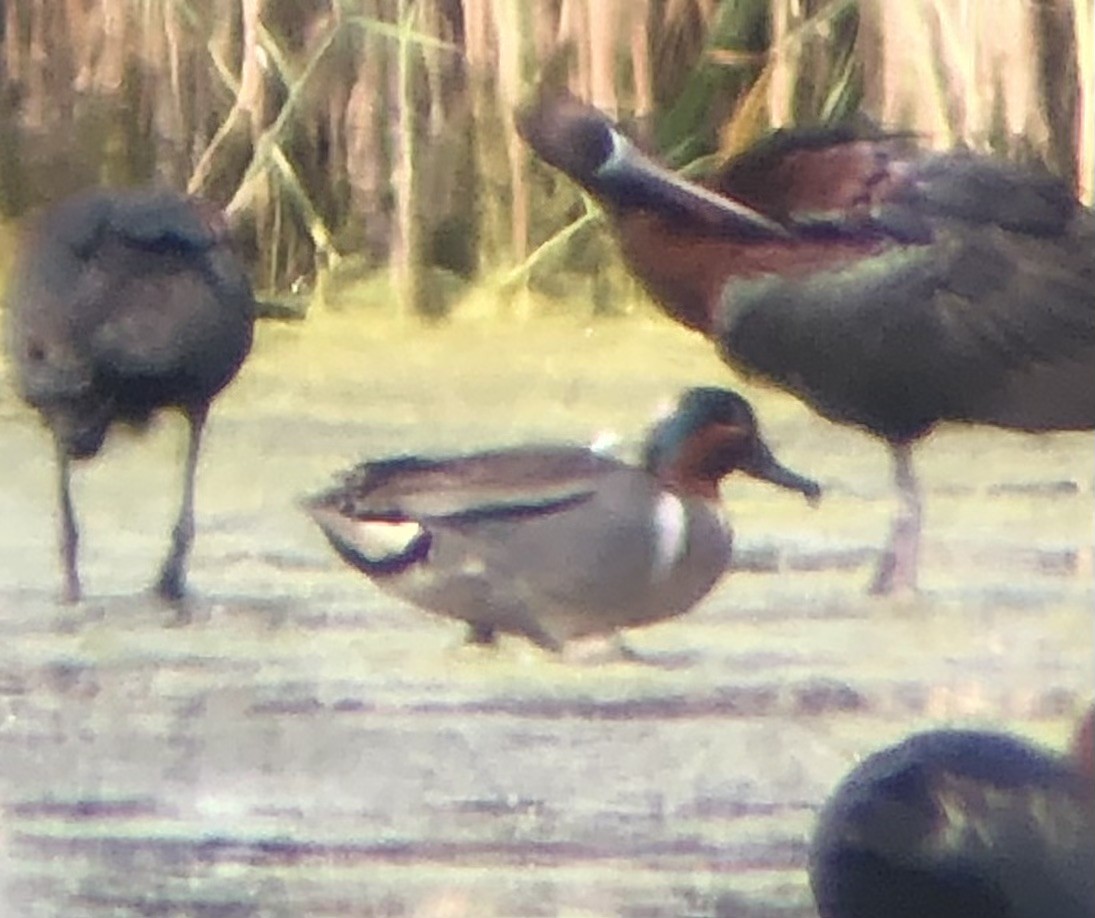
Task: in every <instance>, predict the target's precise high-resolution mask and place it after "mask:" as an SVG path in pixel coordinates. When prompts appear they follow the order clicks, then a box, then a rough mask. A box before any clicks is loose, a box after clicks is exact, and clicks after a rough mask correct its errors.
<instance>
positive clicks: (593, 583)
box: [306, 388, 820, 652]
mask: <svg viewBox="0 0 1095 918" xmlns="http://www.w3.org/2000/svg"><path fill="white" fill-rule="evenodd" d="M735 470H737V471H741V472H744V473H745V474H748V475H751V476H753V477H755V478H758V479H762V480H765V481H768V482H771V483H773V484H776V485H778V486H780V487H784V488H789V489H792V490H795V491H799V492H801V493H802V494H803V495H805V496H806V497H807V498H808V499H810V500H811V501H813V500H815V499H816V498H817V497H818V496H819V493H820V492H819V489H818V486H817V485H816V484H815V483H814V482H812V481H810V480H808V479H805V478H803V477H801V476H799V475H796V474H795V473H793V472H791V471H790V470H788V469H787V468H785V467H784V466H782V465H780V464H779V462H777V461H776V459H775V457H774V456H773V455H772V453H771V451H770V450H769V448H768V447H767V446H766V445H765V443H764V441H763V440H762V439H761V438H760V434H759V433H758V431H757V425H756V419H755V417H754V416H753V412H752V409H751V408H750V406H749V404H748V403H747V402H746V401H745V400H744V399H742V398H741V397H740V396H738V395H736V394H734V393H732V392H729V391H727V390H723V389H715V388H698V389H691V390H688V391H687V392H686V393H684V395H683V396H682V397H681V399H680V401H679V403H678V405H677V408H676V410H675V411H674V412H673V414H671V415H670V416H669V417H667V418H666V419H664V420H663V421H661V422H660V423H659V424H657V425H656V426H655V427H654V428H653V429H652V430H651V432H650V433H649V435H648V437H647V440H646V445H645V455H644V460H643V464H642V465H641V466H632V465H628V464H626V463H624V462H621V461H619V460H617V459H614V458H611V457H608V456H603V455H600V454H599V453H597V452H594V451H593V450H590V449H587V448H585V447H579V446H567V445H558V446H525V447H516V448H513V449H504V450H494V451H490V452H483V453H474V454H470V455H464V456H454V457H445V458H439V459H427V458H419V457H401V458H396V459H389V460H383V461H379V462H367V463H364V464H363V465H360V466H358V467H357V468H355V469H352V470H351V471H350V472H348V473H347V474H346V475H344V476H343V480H342V482H341V483H340V484H338V485H336V486H335V487H334V488H331V489H329V490H327V491H324V492H323V493H321V494H318V495H316V496H314V497H312V498H310V499H309V500H308V501H307V503H306V506H307V508H308V510H309V512H310V513H311V515H312V517H313V518H314V519H315V521H316V522H317V523H318V524H319V526H320V527H321V529H322V530H323V532H324V534H325V535H326V536H327V539H328V540H329V541H330V543H331V545H332V547H333V548H334V549H335V551H336V552H337V553H338V554H339V556H340V557H341V558H342V559H343V560H344V561H346V562H347V563H348V564H349V565H351V566H352V567H354V568H356V569H357V570H359V571H361V572H362V573H364V574H365V575H366V576H368V577H369V578H371V579H372V580H373V581H374V582H375V583H376V584H377V585H378V586H379V587H381V588H382V589H384V590H386V591H388V592H390V593H392V594H394V595H396V596H399V597H401V598H403V599H405V600H407V601H409V602H411V603H414V604H415V605H417V606H419V607H421V608H423V609H426V610H427V611H431V612H435V613H438V614H440V615H445V616H448V617H450V618H455V619H458V620H460V621H464V622H467V623H468V625H469V627H470V639H471V640H472V641H473V642H476V643H490V642H493V641H494V639H495V637H496V634H497V633H498V632H508V633H511V634H518V635H521V636H523V637H525V638H527V639H528V640H530V641H532V642H533V643H534V644H537V645H538V646H540V647H543V648H545V649H547V650H550V651H553V652H558V651H561V650H563V648H564V646H565V644H566V643H567V642H568V641H570V640H572V639H575V638H582V637H586V636H591V635H610V634H613V633H614V632H616V631H617V630H618V629H621V628H631V627H636V626H639V625H645V624H650V623H652V622H656V621H661V620H663V619H666V618H670V617H671V616H675V615H680V614H682V613H684V612H687V611H688V610H689V609H690V608H692V607H693V606H694V605H695V604H696V603H697V602H698V601H699V600H700V599H702V598H703V597H704V596H705V595H706V594H707V593H708V592H709V591H710V590H711V588H712V587H713V586H714V585H715V583H716V582H717V581H718V580H719V578H720V577H721V576H722V574H723V573H724V571H725V570H726V567H727V565H728V564H729V561H730V548H731V539H730V532H729V530H728V529H727V527H726V524H725V522H724V521H723V518H722V514H721V509H720V505H719V497H718V483H719V481H720V480H721V479H722V478H723V477H724V476H726V475H728V474H730V473H731V472H733V471H735Z"/></svg>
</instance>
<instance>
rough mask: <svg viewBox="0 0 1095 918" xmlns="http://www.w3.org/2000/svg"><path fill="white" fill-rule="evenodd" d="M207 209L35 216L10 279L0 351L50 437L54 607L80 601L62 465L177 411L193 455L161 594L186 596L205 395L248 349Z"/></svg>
mask: <svg viewBox="0 0 1095 918" xmlns="http://www.w3.org/2000/svg"><path fill="white" fill-rule="evenodd" d="M225 235H226V232H225V228H224V226H223V224H222V222H221V219H220V215H219V214H218V213H217V212H216V211H215V210H213V209H212V208H211V207H210V206H209V205H207V204H205V203H203V202H201V201H198V200H196V199H191V198H186V197H183V196H181V195H178V194H176V193H174V192H171V191H166V190H160V189H140V190H138V189H134V190H127V191H108V190H102V189H96V190H91V191H87V192H84V193H81V194H78V195H76V196H73V197H71V198H68V199H66V200H64V201H62V202H61V203H59V204H56V205H54V206H53V207H51V208H50V209H48V210H47V211H46V212H45V213H44V214H42V215H41V217H40V219H38V220H37V221H36V222H35V223H34V225H33V226H32V228H31V229H30V231H29V233H28V234H27V236H26V238H25V239H24V241H23V246H22V249H21V252H20V255H19V257H18V260H17V262H16V264H15V266H14V268H13V273H12V284H11V287H10V289H9V293H8V304H7V345H8V351H9V354H10V357H11V361H12V365H13V367H14V371H15V380H16V383H17V386H18V389H19V392H20V394H21V395H22V397H23V398H24V399H25V400H26V402H27V403H28V404H30V405H31V406H32V407H33V408H35V409H37V411H38V412H39V414H40V415H41V417H42V420H43V421H44V422H45V424H46V426H48V427H49V429H50V431H51V432H52V433H53V438H54V442H55V445H56V453H57V466H58V488H59V495H60V513H61V560H62V565H63V568H64V576H65V582H64V597H65V599H66V600H68V601H76V600H78V599H79V598H80V595H81V592H80V578H79V573H78V570H77V529H76V519H75V515H74V512H73V507H72V499H71V495H70V481H69V480H70V465H71V462H72V460H74V459H87V458H90V457H91V456H94V455H95V454H96V453H97V452H98V451H99V448H100V447H101V446H102V443H103V440H104V438H105V436H106V433H107V430H108V429H109V428H110V426H111V424H113V423H115V422H121V423H123V424H129V425H134V426H136V427H141V426H143V425H145V424H146V423H147V422H148V421H149V420H150V418H151V417H152V415H153V414H155V413H156V412H157V411H159V410H160V409H163V408H175V409H177V410H179V411H180V412H182V414H183V415H184V416H185V417H186V420H187V423H188V425H189V444H188V450H187V456H186V466H185V474H184V480H183V493H182V502H181V506H180V508H179V514H178V519H177V522H176V524H175V528H174V532H173V537H172V542H171V548H170V551H169V552H168V555H167V558H166V560H165V561H164V563H163V568H162V570H161V572H160V577H159V581H158V584H157V590H158V592H159V593H160V594H161V595H162V596H163V597H165V598H167V599H172V600H174V599H178V598H180V597H181V596H182V595H183V592H184V588H185V573H186V560H187V554H188V552H189V549H190V545H191V542H192V540H193V534H194V510H193V501H194V474H195V469H196V466H197V460H198V450H199V446H200V443H201V433H202V427H203V425H204V423H205V419H206V414H207V412H208V410H209V405H210V402H211V401H212V399H213V397H214V396H215V395H216V394H217V393H218V392H220V391H221V389H223V388H224V387H225V385H227V384H228V382H229V381H230V380H231V379H232V378H233V377H234V376H235V375H236V372H237V370H238V369H239V367H240V364H241V363H242V362H243V359H244V357H246V355H247V353H248V351H249V350H250V347H251V334H252V326H253V324H254V302H253V299H252V295H251V287H250V284H249V283H248V280H247V277H246V275H245V274H244V271H243V268H242V266H241V265H240V263H239V261H238V260H237V259H236V257H235V256H234V255H233V254H232V252H231V250H230V248H229V246H228V243H227V241H226V238H225Z"/></svg>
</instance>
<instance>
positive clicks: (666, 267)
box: [518, 91, 1095, 593]
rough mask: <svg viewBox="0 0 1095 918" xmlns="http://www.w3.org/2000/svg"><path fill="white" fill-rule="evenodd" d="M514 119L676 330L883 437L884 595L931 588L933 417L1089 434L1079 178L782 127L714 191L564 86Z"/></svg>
mask: <svg viewBox="0 0 1095 918" xmlns="http://www.w3.org/2000/svg"><path fill="white" fill-rule="evenodd" d="M518 127H519V130H520V132H521V134H522V136H523V137H524V138H525V140H526V141H527V142H528V143H529V145H530V146H531V147H532V148H533V150H535V151H536V153H537V154H539V156H540V157H541V158H542V159H543V160H544V161H545V162H547V163H549V164H550V165H552V166H554V167H556V168H557V169H560V170H561V171H562V172H564V173H565V174H566V175H567V176H569V177H570V178H571V179H573V180H574V181H575V182H577V183H578V184H579V185H581V186H582V187H583V188H585V189H586V190H587V191H588V192H589V193H590V194H591V195H592V196H593V197H594V198H595V199H596V200H597V201H599V202H600V204H601V205H602V207H603V208H604V210H605V211H606V213H607V214H608V217H609V219H610V221H611V222H612V225H613V227H614V229H615V232H616V235H617V237H618V238H619V242H620V246H621V249H622V251H623V255H624V258H625V260H626V261H627V263H628V265H629V266H630V268H631V270H632V272H633V273H634V274H635V275H636V276H637V277H638V278H639V280H640V281H641V282H642V283H643V285H644V286H645V287H646V289H647V290H648V291H649V292H650V294H651V295H652V296H653V297H654V299H655V300H656V301H657V302H658V303H659V305H660V306H661V307H662V309H663V310H664V311H665V312H666V313H668V314H669V315H670V316H671V317H672V318H673V319H675V320H676V321H678V322H680V323H682V324H684V325H686V326H688V327H689V328H692V329H695V330H697V331H699V332H701V333H702V334H704V335H706V336H708V337H710V338H711V339H712V340H713V341H715V342H716V344H717V345H718V348H719V350H720V353H721V355H722V357H723V359H724V360H726V361H727V362H728V363H729V364H730V365H731V366H733V367H734V368H736V369H737V370H739V371H740V372H742V373H743V374H744V375H746V376H748V377H755V378H758V379H760V380H762V381H765V382H768V383H772V384H775V385H777V386H779V387H781V388H783V389H785V390H787V391H789V392H791V393H793V394H794V395H796V396H797V397H798V398H800V399H802V400H803V401H805V402H806V403H807V404H808V405H810V406H811V407H812V408H813V409H814V410H816V411H817V412H819V413H820V414H821V415H823V416H824V417H826V418H828V419H829V420H832V421H836V422H838V423H843V424H853V425H856V426H859V427H861V428H863V429H864V430H866V431H868V432H870V433H872V434H874V435H875V436H878V437H881V438H882V439H884V440H885V441H886V443H887V444H888V445H889V448H890V451H891V453H892V455H893V459H894V469H895V479H896V483H897V486H898V491H899V496H900V510H899V512H898V514H897V515H896V517H895V521H894V526H893V530H892V532H891V536H890V540H889V545H888V547H887V549H886V551H885V552H884V553H883V556H882V558H881V560H880V562H879V566H878V570H877V573H876V576H875V579H874V584H873V587H872V589H873V591H874V592H879V593H887V592H890V591H891V590H894V589H899V588H900V589H915V587H916V573H917V555H918V547H919V533H920V516H921V500H920V493H919V486H918V484H917V481H916V478H915V475H914V472H913V467H912V458H911V449H912V446H913V444H915V443H916V441H917V440H919V439H920V438H922V437H924V436H926V435H927V434H928V433H929V432H930V431H931V430H932V429H933V428H934V427H935V425H936V424H938V423H940V422H943V421H958V422H969V423H983V424H992V425H996V426H999V427H1005V428H1012V429H1015V430H1023V431H1055V430H1089V429H1091V428H1093V427H1095V214H1093V213H1092V212H1091V211H1090V210H1087V209H1085V208H1084V207H1082V206H1081V205H1080V204H1079V203H1078V202H1077V200H1076V198H1075V196H1074V195H1073V193H1072V191H1071V190H1070V189H1069V187H1068V186H1067V185H1066V184H1065V183H1064V182H1062V181H1060V180H1058V179H1056V178H1053V177H1051V176H1049V175H1046V174H1042V173H1039V172H1034V171H1030V170H1028V169H1024V168H1020V167H1018V166H1014V165H1011V164H1008V163H1006V162H1002V161H1000V160H997V159H993V158H990V157H986V156H980V155H974V154H972V153H968V152H949V153H932V152H925V151H923V150H919V149H917V148H916V147H915V145H914V144H913V143H912V141H911V139H910V138H908V137H905V136H898V135H892V134H891V135H886V134H883V133H881V132H877V131H875V132H869V131H864V130H856V129H852V128H849V127H835V128H831V129H820V128H817V129H805V130H794V131H779V132H776V133H775V134H773V135H771V136H769V137H768V138H767V139H765V140H763V141H761V142H760V143H758V144H757V145H756V146H754V147H753V148H752V149H750V150H748V151H746V152H745V153H744V154H742V155H741V156H739V157H738V158H736V159H734V160H731V161H730V162H729V163H728V164H727V165H726V166H725V167H724V168H723V169H722V170H721V171H720V172H719V173H718V174H717V175H715V176H714V177H713V179H712V180H711V181H710V183H709V185H708V186H703V185H699V184H696V183H693V182H690V181H687V180H685V179H683V178H681V177H679V176H676V175H674V174H673V173H671V172H669V171H667V170H666V169H664V168H663V167H661V166H659V165H658V164H657V163H655V162H653V161H652V160H650V159H649V158H647V157H646V156H644V155H643V154H641V153H640V152H639V151H638V150H637V149H636V148H635V147H634V146H633V145H632V144H631V142H630V141H628V140H627V139H626V138H625V137H624V136H623V134H621V133H620V131H619V130H618V129H617V128H616V127H615V126H614V125H613V124H612V123H611V122H610V121H609V120H608V118H607V117H606V116H605V115H603V114H602V113H601V112H599V111H597V110H596V109H594V108H591V107H590V106H588V105H585V104H584V103H582V102H580V101H578V100H577V99H575V98H574V97H572V96H569V95H558V94H556V95H552V94H550V93H548V92H547V91H544V92H542V93H541V95H540V96H539V97H538V98H537V99H536V100H535V101H534V102H533V103H532V104H531V105H529V106H528V107H526V108H525V109H524V110H523V111H521V112H520V113H519V115H518Z"/></svg>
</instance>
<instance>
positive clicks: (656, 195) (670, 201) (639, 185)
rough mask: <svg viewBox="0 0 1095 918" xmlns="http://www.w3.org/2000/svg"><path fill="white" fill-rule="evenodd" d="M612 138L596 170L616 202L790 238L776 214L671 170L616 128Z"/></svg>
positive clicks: (733, 231) (751, 234)
mask: <svg viewBox="0 0 1095 918" xmlns="http://www.w3.org/2000/svg"><path fill="white" fill-rule="evenodd" d="M613 144H614V146H613V150H612V153H611V154H610V155H609V157H608V159H606V160H605V162H604V163H603V164H602V165H601V167H600V168H599V169H598V170H597V177H598V180H599V182H600V183H602V184H603V185H604V187H605V188H606V189H607V190H609V192H610V194H609V195H608V196H609V198H610V199H611V200H612V201H613V202H617V203H619V204H622V205H630V206H634V207H649V208H651V209H654V210H659V211H667V212H669V213H672V214H676V215H678V216H681V217H686V218H689V219H694V220H700V221H702V222H703V223H704V224H705V225H708V226H710V227H712V228H713V229H717V230H720V231H721V232H725V233H726V234H727V235H730V236H741V237H744V238H748V239H786V238H788V236H789V233H788V232H787V230H785V229H784V228H783V227H782V226H780V224H778V223H776V222H775V221H774V220H769V219H768V218H767V217H765V216H764V215H763V214H760V213H757V212H756V211H755V210H753V209H752V208H751V207H746V206H745V205H744V204H739V203H738V202H737V201H735V200H733V199H732V198H727V197H724V196H722V195H719V194H716V193H715V192H713V191H710V190H708V189H707V188H704V187H703V186H702V185H698V184H696V183H695V182H691V181H689V180H688V179H686V178H682V177H681V176H679V175H677V174H675V173H674V172H671V171H670V170H668V169H666V168H665V167H664V166H661V165H659V164H658V163H656V162H654V160H652V159H650V158H649V157H647V156H644V155H643V154H642V153H640V152H639V150H638V149H636V147H635V146H634V145H633V144H632V143H631V142H630V141H628V140H627V139H626V138H624V137H623V136H621V135H620V134H617V133H615V132H614V133H613Z"/></svg>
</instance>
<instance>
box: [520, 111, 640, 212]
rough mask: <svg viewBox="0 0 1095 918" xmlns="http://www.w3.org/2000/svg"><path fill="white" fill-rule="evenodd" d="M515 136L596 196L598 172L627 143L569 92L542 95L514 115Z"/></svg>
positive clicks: (611, 124) (605, 121)
mask: <svg viewBox="0 0 1095 918" xmlns="http://www.w3.org/2000/svg"><path fill="white" fill-rule="evenodd" d="M517 133H518V134H520V135H521V138H522V139H523V140H524V141H525V143H527V144H528V145H529V146H530V147H532V149H533V150H535V151H536V155H537V156H539V157H540V158H541V159H542V160H543V161H544V162H546V163H547V164H548V165H550V166H554V167H555V168H556V169H558V170H559V171H560V172H563V173H565V174H566V175H568V176H570V178H572V179H573V180H574V181H576V182H577V183H578V184H580V185H582V186H583V187H585V188H586V189H588V190H589V191H591V192H594V193H596V187H595V186H596V181H597V177H598V173H599V172H600V170H601V169H602V168H603V167H604V166H605V164H606V163H607V162H608V160H609V159H610V157H611V156H612V151H613V149H614V147H615V146H616V145H617V144H620V143H627V141H626V140H625V138H624V137H623V136H622V135H621V134H620V133H619V131H618V130H617V129H616V127H615V125H613V123H612V122H611V121H610V120H609V119H608V117H607V116H606V115H605V114H604V113H603V112H601V111H599V110H598V109H596V108H594V107H593V106H592V105H586V103H584V102H582V101H581V100H580V99H578V98H577V97H575V96H574V95H572V94H571V93H569V92H566V91H559V92H555V93H551V94H547V93H546V92H541V94H540V95H538V96H537V98H536V99H535V100H534V101H533V102H531V103H529V104H528V105H526V106H524V107H523V108H521V109H520V110H519V111H518V112H517Z"/></svg>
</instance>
